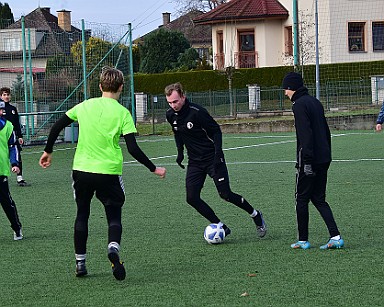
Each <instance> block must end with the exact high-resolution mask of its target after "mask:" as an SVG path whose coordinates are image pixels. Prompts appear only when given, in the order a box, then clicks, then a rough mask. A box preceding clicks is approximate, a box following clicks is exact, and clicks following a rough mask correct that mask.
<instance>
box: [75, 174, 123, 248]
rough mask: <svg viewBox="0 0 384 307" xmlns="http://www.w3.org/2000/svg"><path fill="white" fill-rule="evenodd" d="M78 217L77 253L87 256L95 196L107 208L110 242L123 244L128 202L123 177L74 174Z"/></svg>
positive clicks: (76, 232)
mask: <svg viewBox="0 0 384 307" xmlns="http://www.w3.org/2000/svg"><path fill="white" fill-rule="evenodd" d="M72 179H73V189H74V196H75V201H76V205H77V215H76V220H75V226H74V228H75V229H74V241H75V253H76V254H85V253H86V250H87V239H88V219H89V215H90V206H91V200H92V197H93V195H94V194H96V197H97V199H99V200H100V201H101V202H102V204H103V205H104V209H105V214H106V216H107V223H108V243H109V242H117V243H119V244H120V241H121V233H122V225H121V208H122V206H123V204H124V201H125V192H124V186H123V181H122V178H121V176H119V175H104V174H95V173H87V172H81V171H76V170H74V171H73V172H72Z"/></svg>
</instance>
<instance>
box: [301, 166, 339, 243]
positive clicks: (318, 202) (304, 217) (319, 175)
mask: <svg viewBox="0 0 384 307" xmlns="http://www.w3.org/2000/svg"><path fill="white" fill-rule="evenodd" d="M329 165H330V163H325V164H318V165H313V171H314V172H315V173H316V176H313V177H309V176H306V175H305V174H304V172H303V169H300V170H299V171H298V172H297V173H296V193H295V198H296V217H297V227H298V232H299V240H300V241H308V224H309V210H308V204H309V201H311V202H312V203H313V205H314V206H315V207H316V209H317V210H318V211H319V213H320V215H321V217H322V218H323V220H324V222H325V224H326V225H327V228H328V232H329V235H330V237H334V236H337V235H339V234H340V233H339V230H338V228H337V225H336V222H335V219H334V217H333V214H332V210H331V207H330V206H329V204H328V203H327V202H326V200H325V195H326V188H327V176H328V168H329Z"/></svg>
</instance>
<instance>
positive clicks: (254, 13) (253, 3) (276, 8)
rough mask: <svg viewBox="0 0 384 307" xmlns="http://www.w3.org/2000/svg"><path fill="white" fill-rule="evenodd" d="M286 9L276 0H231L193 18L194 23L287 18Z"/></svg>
mask: <svg viewBox="0 0 384 307" xmlns="http://www.w3.org/2000/svg"><path fill="white" fill-rule="evenodd" d="M288 15H289V13H288V10H287V9H286V8H285V7H284V6H283V5H282V4H281V3H280V2H279V1H277V0H231V1H229V2H227V3H224V4H221V5H219V6H217V7H216V8H214V9H213V10H211V11H209V12H207V13H205V14H203V15H200V16H198V17H196V18H194V19H193V22H194V23H197V24H199V23H208V24H209V23H210V24H214V23H220V22H223V21H228V20H237V21H239V20H255V19H265V18H282V19H285V18H288Z"/></svg>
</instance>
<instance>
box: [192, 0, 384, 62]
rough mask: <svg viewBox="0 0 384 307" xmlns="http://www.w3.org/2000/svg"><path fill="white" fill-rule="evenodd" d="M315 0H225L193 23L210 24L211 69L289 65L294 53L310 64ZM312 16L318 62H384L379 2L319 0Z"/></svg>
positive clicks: (383, 4)
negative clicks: (295, 10) (295, 7)
mask: <svg viewBox="0 0 384 307" xmlns="http://www.w3.org/2000/svg"><path fill="white" fill-rule="evenodd" d="M293 3H296V6H297V12H294V11H293V10H294V8H293V6H294V5H293ZM314 3H315V1H309V0H308V1H294V0H279V1H278V0H228V1H227V2H226V3H224V4H221V5H219V6H217V7H216V8H215V9H213V10H211V11H209V12H207V13H205V14H203V15H200V16H198V17H196V18H194V20H193V21H194V23H195V24H196V25H211V27H212V31H211V35H212V50H213V57H214V63H213V65H214V68H215V69H224V68H226V67H235V68H254V67H272V66H282V65H293V64H294V63H293V61H294V59H295V58H294V57H295V54H296V57H298V58H299V59H300V61H301V63H302V64H303V65H306V64H314V63H315V60H316V58H315V18H316V16H315V11H316V10H315V6H314ZM352 4H353V5H352ZM317 15H318V16H317V18H318V28H319V29H320V31H319V35H318V40H319V43H318V46H320V48H319V54H320V58H321V63H322V64H325V63H342V62H362V61H374V60H383V51H384V17H383V16H384V1H382V0H369V1H365V0H354V1H353V2H352V1H351V0H338V1H334V0H322V1H318V14H317ZM295 16H296V17H297V19H295V20H296V25H298V26H297V27H295V29H294V25H295V21H294V17H295ZM295 30H296V35H295ZM294 41H297V43H296V46H297V50H299V52H296V53H295V52H294V47H295V44H294Z"/></svg>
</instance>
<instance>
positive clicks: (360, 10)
mask: <svg viewBox="0 0 384 307" xmlns="http://www.w3.org/2000/svg"><path fill="white" fill-rule="evenodd" d="M279 2H280V3H281V4H282V5H283V6H284V7H285V8H286V9H287V10H288V11H289V18H288V19H287V20H286V21H285V23H284V27H285V26H292V24H293V20H292V18H293V13H292V4H293V0H279ZM317 5H318V22H319V24H318V25H319V28H318V30H319V37H318V39H319V49H320V50H319V54H320V64H327V63H343V62H363V61H375V60H383V59H384V53H383V52H373V48H372V22H373V21H384V0H337V1H335V0H318V1H317ZM298 10H299V12H300V11H301V12H307V13H308V14H312V21H313V24H314V22H315V0H298ZM299 15H300V13H299ZM348 22H365V23H366V32H365V34H366V35H365V38H366V40H365V46H366V51H365V52H349V49H348ZM283 40H284V38H283ZM283 44H284V41H283ZM314 63H315V58H313V59H312V61H311V62H308V63H306V64H314Z"/></svg>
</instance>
